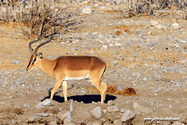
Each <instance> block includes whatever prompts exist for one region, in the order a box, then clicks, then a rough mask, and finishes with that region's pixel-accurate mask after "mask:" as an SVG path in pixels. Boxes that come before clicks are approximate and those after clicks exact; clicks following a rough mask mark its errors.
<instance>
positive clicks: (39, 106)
mask: <svg viewBox="0 0 187 125" xmlns="http://www.w3.org/2000/svg"><path fill="white" fill-rule="evenodd" d="M34 107H35V108H36V109H43V108H45V107H44V106H43V105H42V104H41V103H38V104H37V105H35V106H34Z"/></svg>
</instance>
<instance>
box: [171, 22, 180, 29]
mask: <svg viewBox="0 0 187 125" xmlns="http://www.w3.org/2000/svg"><path fill="white" fill-rule="evenodd" d="M171 26H172V28H173V29H179V27H180V26H179V24H178V23H174V24H172V25H171Z"/></svg>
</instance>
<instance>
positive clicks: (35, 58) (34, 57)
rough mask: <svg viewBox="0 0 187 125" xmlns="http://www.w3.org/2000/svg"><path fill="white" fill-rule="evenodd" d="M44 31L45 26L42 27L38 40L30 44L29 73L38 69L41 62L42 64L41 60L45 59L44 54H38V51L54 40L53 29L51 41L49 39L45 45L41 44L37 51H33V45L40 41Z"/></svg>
mask: <svg viewBox="0 0 187 125" xmlns="http://www.w3.org/2000/svg"><path fill="white" fill-rule="evenodd" d="M42 30H43V25H42V27H41V29H40V33H39V37H38V38H37V39H36V40H34V41H31V42H30V43H29V50H30V53H31V57H30V61H29V64H28V66H27V68H26V70H27V71H30V70H32V69H34V68H37V67H38V66H39V65H40V62H41V59H43V56H42V53H38V54H37V51H38V49H39V48H40V47H41V46H43V45H44V44H46V43H49V42H50V41H51V40H52V35H53V33H52V29H51V37H50V39H49V40H48V41H46V42H44V43H41V44H39V45H38V46H37V47H36V49H35V50H34V51H33V49H32V47H31V44H33V43H35V42H37V41H39V40H40V38H41V32H42Z"/></svg>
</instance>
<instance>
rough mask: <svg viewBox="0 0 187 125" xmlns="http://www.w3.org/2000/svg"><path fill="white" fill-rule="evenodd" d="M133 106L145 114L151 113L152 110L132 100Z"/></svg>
mask: <svg viewBox="0 0 187 125" xmlns="http://www.w3.org/2000/svg"><path fill="white" fill-rule="evenodd" d="M133 107H134V109H137V110H138V111H140V112H143V113H145V114H148V113H153V110H152V109H151V108H148V107H144V106H142V105H140V104H138V103H137V102H133Z"/></svg>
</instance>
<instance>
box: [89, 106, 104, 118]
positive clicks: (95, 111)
mask: <svg viewBox="0 0 187 125" xmlns="http://www.w3.org/2000/svg"><path fill="white" fill-rule="evenodd" d="M91 114H92V115H93V116H94V118H96V119H99V118H100V117H101V115H102V108H101V107H100V106H97V107H96V108H94V109H93V110H92V111H91Z"/></svg>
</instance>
